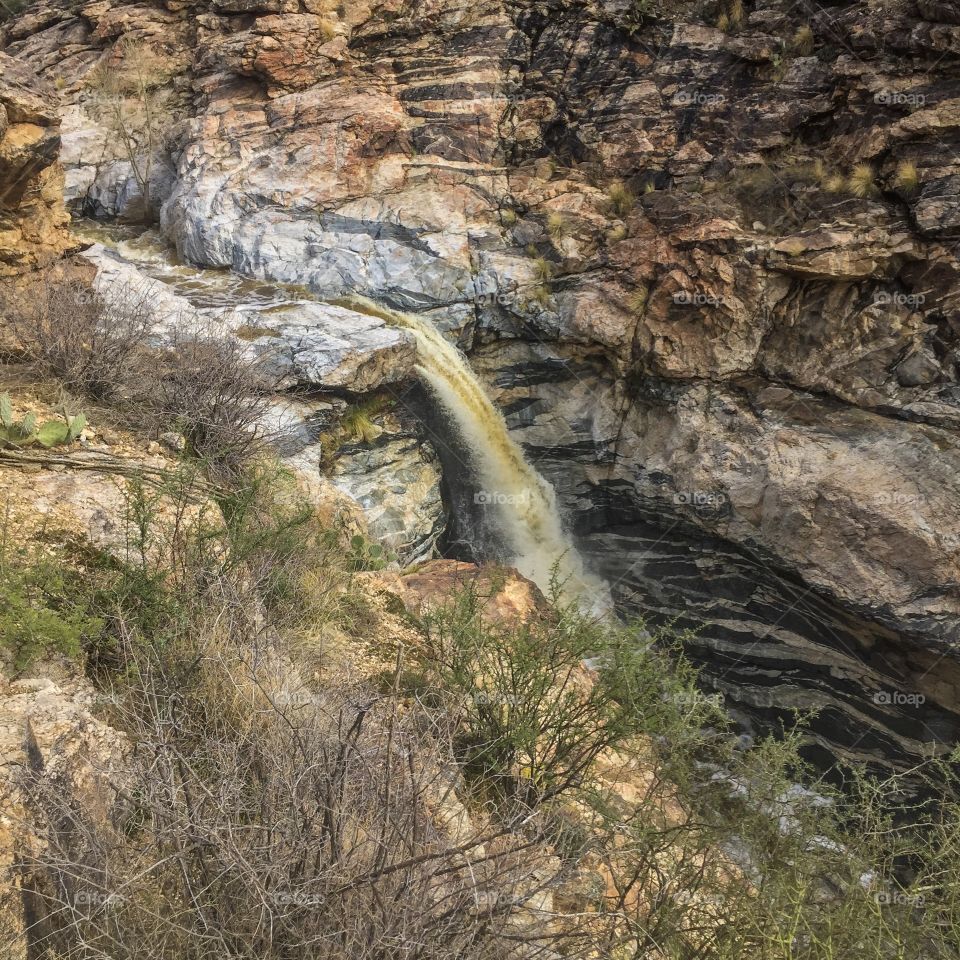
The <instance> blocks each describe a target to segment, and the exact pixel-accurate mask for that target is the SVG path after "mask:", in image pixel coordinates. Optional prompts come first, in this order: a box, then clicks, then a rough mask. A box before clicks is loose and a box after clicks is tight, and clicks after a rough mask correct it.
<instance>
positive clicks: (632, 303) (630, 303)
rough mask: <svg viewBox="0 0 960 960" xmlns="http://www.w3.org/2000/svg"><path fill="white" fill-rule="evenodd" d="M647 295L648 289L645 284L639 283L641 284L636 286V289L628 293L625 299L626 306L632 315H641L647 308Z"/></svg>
mask: <svg viewBox="0 0 960 960" xmlns="http://www.w3.org/2000/svg"><path fill="white" fill-rule="evenodd" d="M649 296H650V291H649V290H648V289H647V286H646V284H641V286H639V287H637V289H636V290H634V292H633V293H632V294H630V297H629V299H628V300H627V308H628V309H629V310H630V312H631V313H632V314H633V315H634V316H637V317H639V316H642V315H643V311H644V310H646V309H647V299H648V298H649Z"/></svg>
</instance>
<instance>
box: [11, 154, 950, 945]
mask: <svg viewBox="0 0 960 960" xmlns="http://www.w3.org/2000/svg"><path fill="white" fill-rule="evenodd" d="M810 167H811V169H809V170H805V171H804V172H802V173H801V172H797V173H796V177H797V181H798V182H799V181H800V178H801V177H802V178H803V181H802V182H803V183H806V184H809V185H811V186H812V185H813V184H815V183H819V182H821V181H822V180H823V179H824V178H825V177H827V176H829V174H828V172H827V170H826V168H825V167H824V166H823V165H822V164H821V165H819V166H818V165H816V164H811V165H810ZM871 173H872V172H871ZM771 177H773V178H774V179H778V177H779V172H778V174H776V175H774V174H773V173H772V172H771ZM538 268H539V273H540V274H541V275H542V280H543V282H544V283H543V285H542V287H541V289H543V290H544V292H545V295H546V296H549V294H548V293H546V286H545V283H546V281H547V280H548V279H549V277H550V275H551V273H552V268H551V266H550V264H549V262H548V261H546V260H543V261H542V265H538ZM645 294H646V291H645V290H643V289H642V288H638V289H637V291H636V293H635V295H634V296H633V297H631V298H630V308H631V310H634V311H635V312H638V311H641V310H642V309H643V308H644V301H645ZM98 309H101V308H100V307H98ZM125 315H127V314H122V315H121V316H125ZM91 316H94V317H95V319H96V318H97V317H99V314H91ZM135 316H139V314H135ZM147 319H148V320H149V318H147ZM137 324H138V325H135V326H134V328H133V329H134V331H136V330H138V329H150V324H149V323H146V325H139V324H140V321H139V320H137ZM93 329H94V330H95V331H100V332H101V333H102V335H103V336H105V337H107V339H106V341H105V342H106V343H107V345H108V346H109V345H110V344H112V343H113V341H111V340H110V339H109V325H108V324H105V323H104V322H103V319H102V317H99V319H96V323H95V326H94V327H93ZM48 333H49V338H50V340H51V342H52V341H53V340H55V339H56V338H57V337H58V336H60V335H59V334H58V333H57V330H56V327H55V325H54V324H50V325H49V327H48ZM171 337H172V339H170V340H168V341H167V343H166V344H165V345H164V346H163V347H151V346H150V345H149V344H148V343H145V342H144V339H143V337H140V338H138V337H136V336H132V335H131V336H130V337H128V336H127V335H126V334H125V335H124V339H123V341H122V347H123V348H122V349H120V350H119V351H118V352H117V353H115V354H114V357H113V360H112V361H111V365H107V366H101V367H100V368H98V370H97V372H96V375H94V376H91V377H90V378H89V379H85V378H84V377H82V376H79V377H78V374H77V373H76V371H78V370H79V371H81V372H82V371H87V370H89V369H91V367H90V364H91V363H92V362H93V359H94V358H91V357H90V356H89V355H88V352H87V350H88V348H86V347H77V346H76V344H75V343H74V342H73V341H72V340H70V339H68V340H65V341H63V342H61V343H59V344H58V345H57V346H56V349H55V350H51V349H49V344H48V346H47V347H44V348H43V349H41V348H40V347H37V346H34V347H32V348H30V349H28V350H27V351H26V356H27V357H29V358H31V359H32V360H33V361H34V362H35V364H36V365H37V366H38V367H39V368H40V369H42V370H44V371H48V372H52V373H56V375H57V376H59V377H62V378H64V379H65V378H67V377H70V378H71V382H77V383H79V384H81V385H83V384H84V383H86V384H87V385H88V389H89V390H90V391H91V392H96V393H97V395H98V396H100V397H108V398H110V401H111V402H112V403H113V404H115V409H117V410H120V411H124V413H125V415H126V416H129V417H130V418H131V419H132V420H137V418H141V419H140V420H137V422H150V423H154V424H164V425H166V424H173V425H175V426H176V427H178V428H180V429H181V430H183V431H184V433H185V434H186V435H187V437H188V446H189V449H190V452H191V454H192V456H190V457H188V458H187V459H186V460H185V461H184V462H183V463H182V464H181V465H180V468H179V470H178V471H176V472H174V473H170V474H168V475H163V476H160V477H156V476H154V477H151V479H150V481H149V482H147V480H146V479H137V480H132V481H131V482H130V483H129V484H128V485H127V488H126V498H125V509H124V511H123V516H122V517H119V518H117V519H118V525H119V527H120V530H119V531H118V535H117V537H116V538H115V539H116V542H112V543H111V547H110V549H109V550H107V549H94V548H93V547H92V546H90V545H89V544H87V543H84V542H80V541H78V540H76V539H75V538H71V537H68V536H66V535H60V536H59V538H58V537H57V536H56V531H53V530H47V529H44V530H42V531H41V533H40V534H39V535H38V536H36V537H35V538H34V540H33V542H32V543H31V544H30V545H29V546H26V545H24V544H23V543H20V542H19V541H18V542H15V541H14V536H15V534H16V535H19V533H18V531H19V530H20V529H21V523H20V522H19V520H20V518H16V517H11V516H9V515H8V516H7V518H6V521H5V522H4V524H3V527H2V530H0V534H2V536H0V651H2V653H3V656H4V659H5V662H6V664H7V666H8V668H9V669H10V670H11V671H12V672H14V673H17V672H22V671H24V670H26V669H28V668H29V667H30V665H31V664H35V663H36V661H37V660H38V659H39V658H43V657H57V658H62V657H70V658H73V659H75V660H76V665H77V667H78V668H80V669H83V670H85V671H86V674H87V676H88V677H89V678H90V679H91V680H92V681H93V682H94V683H95V684H96V685H97V686H98V688H99V690H100V691H101V692H102V693H103V694H104V695H105V697H104V700H105V704H106V705H105V706H104V708H103V709H104V710H105V711H106V713H107V717H106V719H108V720H109V722H110V723H111V725H112V726H114V727H115V728H117V729H118V730H119V731H120V732H121V733H122V734H123V735H124V737H125V739H126V743H127V744H128V745H129V749H128V750H126V751H125V752H124V753H123V757H122V761H121V760H120V759H118V760H117V763H118V764H119V766H118V768H117V769H116V770H115V771H113V770H111V771H108V772H109V774H110V775H111V776H115V777H116V779H115V781H113V782H112V783H111V784H110V786H111V787H112V788H113V789H112V790H106V789H105V791H104V795H105V796H106V795H109V802H110V811H109V816H103V815H101V812H100V811H99V809H92V808H91V807H90V805H89V804H88V803H87V800H86V797H84V796H81V795H73V794H72V793H71V790H70V788H69V782H70V781H69V779H68V778H66V779H65V778H64V777H63V776H61V772H60V769H59V768H57V767H55V766H54V767H51V768H50V769H45V768H44V767H43V765H42V764H37V765H33V766H30V768H29V769H18V770H17V771H16V776H17V777H18V781H17V783H18V788H19V789H20V790H21V792H22V795H23V796H24V797H27V798H29V801H30V803H31V804H32V813H33V815H34V816H35V824H33V825H31V828H32V829H33V830H34V831H35V832H36V833H37V834H38V842H37V843H35V844H30V845H26V846H25V847H24V849H23V850H22V851H21V853H20V860H19V862H18V864H17V869H18V871H19V874H18V876H19V878H20V889H21V890H22V896H23V902H24V907H25V916H26V917H27V918H28V925H29V926H28V930H27V934H26V938H27V940H28V941H29V942H28V944H27V950H26V955H27V956H31V957H33V956H35V957H44V958H46V960H90V958H91V957H103V958H110V960H135V958H142V957H149V958H150V960H209V958H211V957H214V956H217V957H231V958H232V960H289V958H293V957H296V958H297V960H300V958H304V960H401V958H406V957H409V956H411V955H415V956H417V957H419V958H421V960H446V958H449V957H453V956H456V957H459V958H462V960H508V958H513V957H519V956H525V957H537V956H541V957H552V958H556V960H566V958H569V960H574V958H588V957H589V958H594V957H603V958H611V960H665V958H670V960H743V958H746V957H750V958H753V957H757V958H761V960H828V958H829V960H918V958H920V960H956V944H957V943H958V942H960V803H958V801H957V799H956V798H957V797H958V796H960V776H958V774H957V764H958V763H960V753H958V754H957V755H956V756H954V757H952V758H951V759H950V760H949V761H948V760H944V759H938V760H931V761H929V762H928V763H926V764H923V765H921V766H919V767H918V768H916V769H914V770H911V771H909V776H910V781H909V782H910V784H916V782H917V780H918V779H919V780H922V781H925V783H926V785H927V786H928V787H929V789H928V790H926V791H921V792H920V793H919V794H918V796H920V797H921V798H922V799H919V800H915V801H909V800H904V797H907V796H909V793H908V791H907V790H906V789H905V785H906V783H907V780H906V777H892V778H890V779H888V780H886V781H878V780H876V779H871V778H869V777H868V776H867V775H866V774H865V773H864V772H863V771H860V770H852V771H849V774H848V776H847V783H846V785H845V787H846V789H845V790H843V791H841V790H839V789H837V788H835V787H833V786H831V785H830V784H828V783H825V782H824V781H823V780H822V779H821V778H820V777H818V775H817V773H816V771H815V770H813V769H812V768H810V767H809V766H808V765H807V764H805V763H804V762H803V760H802V758H801V752H800V746H801V740H802V736H803V723H802V719H801V720H798V722H797V725H796V727H795V728H790V729H787V730H784V731H783V732H782V734H783V735H782V736H781V737H779V738H767V739H761V740H759V741H758V742H757V743H754V744H749V745H747V744H744V743H743V742H741V740H740V738H738V737H737V735H736V730H735V728H734V727H733V725H732V723H731V721H730V720H729V719H728V717H727V715H726V712H725V710H724V709H723V705H722V703H721V702H720V701H719V700H717V699H716V698H714V697H711V696H707V695H705V694H704V693H703V692H702V690H701V689H700V686H699V684H698V678H697V674H696V671H695V670H694V669H693V668H692V667H691V666H690V664H689V663H688V662H687V661H686V660H685V658H684V656H683V647H684V644H685V642H686V641H687V640H688V639H689V638H688V637H686V636H683V635H681V636H677V635H675V633H674V632H673V631H672V630H671V629H669V628H660V629H656V630H654V629H650V628H648V627H646V626H645V625H644V624H642V623H631V624H620V623H610V622H606V621H598V620H597V619H595V618H593V617H590V616H587V615H585V614H584V613H582V612H581V611H579V610H578V609H577V608H575V607H574V606H571V605H568V604H565V603H563V602H562V601H561V600H560V596H561V590H560V586H561V585H560V584H557V583H554V590H553V591H552V592H553V596H552V597H551V598H550V600H549V601H548V602H543V603H539V604H538V605H537V606H536V609H534V610H532V611H530V612H529V615H527V616H522V617H517V616H515V615H514V616H513V618H512V619H506V618H504V617H503V615H502V614H501V615H500V617H499V618H495V617H493V615H492V614H491V613H490V612H489V610H490V608H488V606H487V600H488V598H487V597H486V596H485V595H483V594H482V593H481V591H480V589H479V588H478V587H477V586H475V585H474V586H472V587H471V586H467V587H465V588H464V589H461V590H458V591H456V592H455V593H454V594H453V595H451V596H449V597H447V598H443V599H442V600H438V601H437V602H435V603H434V605H432V606H429V607H427V608H426V609H421V610H420V612H419V613H417V614H414V613H413V612H408V610H407V608H405V607H403V605H402V604H401V603H400V601H399V599H398V597H397V595H395V594H394V589H395V588H394V584H395V582H396V581H395V580H394V579H392V575H385V576H382V577H380V578H376V577H371V576H370V575H369V573H368V572H369V571H377V570H381V569H383V567H384V566H385V565H386V562H387V559H388V558H387V556H386V554H385V551H384V550H383V549H382V547H381V546H380V545H379V544H376V543H372V542H371V541H369V540H368V539H367V538H366V537H364V536H363V535H361V534H359V533H356V532H355V531H354V530H353V529H351V530H350V531H349V533H348V532H347V530H346V525H345V523H344V522H342V521H341V520H339V519H338V518H336V517H334V518H330V519H328V520H327V521H326V522H321V521H320V520H319V519H318V517H317V515H316V512H315V510H314V508H313V507H312V506H311V505H310V504H309V503H308V502H306V501H305V500H304V499H303V497H302V496H301V495H300V493H299V492H298V489H297V486H296V483H295V482H294V479H293V478H292V477H291V476H290V475H289V474H288V473H286V472H285V471H284V470H282V469H281V468H279V467H278V466H277V465H276V464H275V463H274V462H273V461H272V459H271V458H270V456H269V455H268V454H267V453H266V452H265V450H264V448H263V447H262V446H257V445H251V443H252V441H251V440H250V438H251V437H256V432H255V430H254V428H253V425H254V423H255V422H256V419H257V418H258V417H259V415H260V411H261V410H262V406H261V405H262V404H263V402H264V397H265V395H266V393H265V388H264V385H263V382H262V381H261V380H260V379H259V378H258V377H257V376H254V375H253V374H252V373H251V371H250V369H249V367H248V366H247V365H246V363H247V362H246V361H245V360H244V359H243V357H242V355H241V354H240V353H239V352H231V351H230V350H229V349H228V350H226V352H223V351H221V350H220V348H218V347H217V346H216V344H215V341H214V339H213V338H212V337H211V336H209V335H205V334H204V333H203V332H202V331H200V332H198V331H178V332H174V333H172V334H171ZM46 339H47V337H46V336H45V340H46ZM144 358H147V359H149V362H147V363H144V362H143V361H144ZM151 369H153V370H155V372H154V373H151V372H150V371H151ZM73 378H78V379H76V380H74V379H73ZM158 380H162V381H163V383H162V384H161V383H158ZM384 403H386V401H377V400H375V401H372V402H371V404H372V405H369V406H363V407H356V408H352V409H348V410H347V411H346V413H345V415H344V416H343V417H342V418H341V423H340V430H341V431H342V432H343V435H344V436H352V437H355V438H358V439H360V440H364V441H365V438H366V437H367V436H369V433H370V425H371V423H372V419H373V417H375V416H376V415H377V413H378V412H379V411H380V410H381V409H383V406H381V405H380V404H384ZM194 421H199V425H198V426H194V425H193V423H194ZM0 422H2V424H3V429H5V430H14V429H16V430H17V431H18V432H19V433H23V432H26V433H28V434H29V433H30V430H27V429H26V427H27V426H29V427H30V428H31V430H32V429H33V427H34V426H35V425H30V424H27V425H24V423H23V422H22V421H19V422H16V421H15V420H14V418H13V412H12V404H11V403H10V402H9V401H6V402H3V403H0ZM68 429H69V425H68ZM211 481H212V482H211ZM7 513H8V514H9V509H8V511H7ZM31 519H34V518H31ZM378 579H379V586H377V582H378ZM493 579H494V582H493V584H492V586H490V587H489V590H491V591H492V592H496V591H497V590H499V589H500V588H501V586H502V583H499V582H497V578H493ZM414 609H415V607H414V605H412V604H411V605H410V610H411V611H412V610H414ZM371 661H372V663H371ZM99 772H100V771H98V774H99ZM2 920H3V916H2V915H0V921H2ZM16 936H18V937H20V939H21V940H22V939H23V934H22V933H21V932H20V931H16ZM21 952H23V951H21ZM11 955H12V954H11Z"/></svg>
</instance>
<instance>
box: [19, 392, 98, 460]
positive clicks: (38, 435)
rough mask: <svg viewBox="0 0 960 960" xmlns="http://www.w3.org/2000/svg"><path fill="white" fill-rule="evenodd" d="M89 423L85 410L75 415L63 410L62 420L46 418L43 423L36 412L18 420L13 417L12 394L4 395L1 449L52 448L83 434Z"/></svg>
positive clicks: (70, 441)
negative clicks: (38, 419) (39, 421)
mask: <svg viewBox="0 0 960 960" xmlns="http://www.w3.org/2000/svg"><path fill="white" fill-rule="evenodd" d="M86 425H87V418H86V417H85V416H84V415H83V414H82V413H80V414H77V415H76V416H71V415H70V414H68V413H67V412H66V410H64V412H63V419H62V420H45V421H43V423H38V422H37V417H36V415H35V414H32V413H28V414H26V415H25V416H24V417H23V418H22V419H20V420H17V419H15V418H14V416H13V406H12V403H11V400H10V395H9V394H7V393H3V394H0V449H2V448H3V447H13V448H14V449H19V448H22V447H31V446H41V447H48V448H49V447H55V446H58V445H60V444H70V443H73V441H74V440H76V439H77V438H78V437H79V436H80V434H81V433H82V432H83V428H84V427H85V426H86Z"/></svg>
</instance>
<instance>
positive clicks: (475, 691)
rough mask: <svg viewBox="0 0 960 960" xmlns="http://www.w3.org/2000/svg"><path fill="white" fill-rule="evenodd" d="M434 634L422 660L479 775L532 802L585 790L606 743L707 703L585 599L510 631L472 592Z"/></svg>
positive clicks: (634, 632) (467, 766)
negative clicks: (596, 616) (586, 612)
mask: <svg viewBox="0 0 960 960" xmlns="http://www.w3.org/2000/svg"><path fill="white" fill-rule="evenodd" d="M423 630H424V633H425V637H426V639H425V643H424V644H423V646H422V648H421V649H420V651H419V654H418V656H419V662H418V668H419V671H420V673H421V674H422V676H423V678H424V679H425V681H426V685H427V686H428V687H431V686H432V690H433V698H434V700H435V702H436V703H437V705H438V706H440V707H441V708H442V709H443V710H444V711H445V712H446V713H447V714H449V715H450V716H452V717H454V718H455V720H456V723H457V725H458V728H459V730H458V734H457V737H456V744H455V746H456V750H457V754H458V756H459V758H460V760H461V762H462V764H463V767H464V770H465V772H466V775H467V777H468V778H469V779H470V780H471V781H472V782H473V783H474V784H476V785H477V786H479V787H481V788H482V789H484V790H489V789H491V788H492V790H493V791H494V792H495V793H497V794H499V795H501V796H504V797H509V798H512V799H521V800H522V801H523V802H524V803H526V804H528V805H530V806H537V805H539V804H542V803H545V802H547V801H549V800H551V799H553V798H557V797H560V796H561V795H565V794H567V793H569V792H571V791H572V790H574V789H576V788H578V787H581V786H582V785H583V784H584V783H585V781H586V780H587V779H588V777H589V775H590V773H591V769H592V765H593V763H594V761H595V760H596V759H597V757H598V756H600V754H601V753H603V752H604V751H605V750H608V749H619V748H620V747H622V746H623V745H624V744H626V743H629V742H630V741H632V740H633V739H634V738H636V737H637V736H638V735H640V734H642V733H645V732H650V731H652V730H657V731H660V732H662V731H663V730H665V729H667V728H668V727H670V728H673V727H674V726H675V720H676V719H677V718H678V717H679V713H678V711H679V710H680V709H681V705H682V704H693V705H695V706H696V707H697V709H699V708H701V707H702V706H703V705H704V703H705V701H698V700H697V699H696V697H695V696H694V695H693V688H692V680H691V678H690V676H689V675H687V674H683V675H681V673H680V672H676V671H675V672H669V671H667V670H665V669H664V663H663V662H662V657H661V656H659V655H653V654H652V653H651V652H650V651H651V640H650V639H647V638H645V637H644V636H643V631H642V629H641V628H639V627H634V628H624V629H611V628H609V627H607V626H606V625H604V624H602V623H599V622H597V621H595V620H592V619H590V618H588V617H585V616H583V615H582V614H580V613H578V612H577V611H576V610H575V609H574V608H573V607H561V608H559V610H558V611H557V614H556V616H555V617H554V618H553V619H552V620H549V621H547V622H542V621H537V622H534V623H531V624H527V625H523V626H519V627H511V628H504V627H499V626H495V625H493V624H491V623H489V622H488V621H487V620H486V619H485V617H484V614H483V598H482V597H480V596H479V594H478V593H477V591H476V590H475V589H473V588H467V589H465V590H464V591H462V592H461V593H459V594H458V595H457V596H456V597H455V598H454V599H453V600H452V601H451V603H450V604H449V605H447V606H445V607H441V608H438V609H435V610H433V611H431V612H429V613H428V614H427V615H426V616H425V618H424V620H423ZM586 661H589V662H592V663H594V664H595V665H596V670H595V671H591V670H588V669H587V668H586V667H585V666H584V663H585V662H586ZM668 718H670V719H668ZM703 719H704V721H705V719H706V718H705V717H704V718H703Z"/></svg>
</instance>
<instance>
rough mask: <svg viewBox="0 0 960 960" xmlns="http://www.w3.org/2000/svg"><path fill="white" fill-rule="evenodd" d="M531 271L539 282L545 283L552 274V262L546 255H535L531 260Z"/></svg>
mask: <svg viewBox="0 0 960 960" xmlns="http://www.w3.org/2000/svg"><path fill="white" fill-rule="evenodd" d="M533 272H534V274H535V276H536V278H537V280H539V281H540V282H541V283H546V282H547V281H548V280H549V279H550V278H551V277H552V276H553V264H552V263H551V262H550V261H549V260H548V259H547V258H546V257H536V258H535V259H534V261H533Z"/></svg>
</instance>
